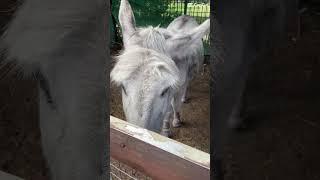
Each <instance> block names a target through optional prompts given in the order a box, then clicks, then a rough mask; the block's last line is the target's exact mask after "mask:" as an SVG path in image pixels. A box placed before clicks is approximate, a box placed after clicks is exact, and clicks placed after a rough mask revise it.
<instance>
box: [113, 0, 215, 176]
mask: <svg viewBox="0 0 320 180" xmlns="http://www.w3.org/2000/svg"><path fill="white" fill-rule="evenodd" d="M209 2H210V1H209V0H185V1H180V0H163V1H159V0H130V4H131V6H132V8H133V12H134V15H135V19H136V24H137V25H138V26H148V25H152V26H158V25H159V26H161V27H166V26H167V25H169V23H170V22H171V21H172V20H173V19H175V18H177V17H178V16H180V15H183V14H186V15H189V16H192V17H194V18H195V19H196V20H197V22H198V23H199V24H201V23H202V22H204V21H205V20H206V19H208V18H209V16H210V3H209ZM119 4H120V0H113V1H112V0H111V8H112V9H111V12H112V15H111V21H110V22H111V26H110V28H111V31H110V32H111V33H110V35H111V44H110V47H111V49H117V47H119V46H120V47H121V43H122V37H121V30H120V25H119V21H118V11H119ZM203 42H204V49H205V56H207V57H208V56H209V51H208V47H209V46H210V43H209V37H208V36H206V37H205V38H203ZM111 52H112V51H111ZM110 156H111V158H110V159H111V162H110V174H111V177H112V178H113V180H117V179H123V180H124V179H125V180H126V179H175V180H176V179H177V180H178V179H181V180H182V179H190V180H191V179H203V180H205V179H210V155H209V154H208V153H206V152H203V151H201V150H198V149H196V148H194V147H191V146H188V145H185V144H183V143H180V142H178V141H175V140H173V139H170V138H166V137H164V136H161V135H159V134H157V133H154V132H151V131H148V130H146V129H143V128H140V127H137V126H135V125H133V124H130V123H128V122H126V121H123V120H121V119H119V118H118V117H114V116H112V115H111V116H110Z"/></svg>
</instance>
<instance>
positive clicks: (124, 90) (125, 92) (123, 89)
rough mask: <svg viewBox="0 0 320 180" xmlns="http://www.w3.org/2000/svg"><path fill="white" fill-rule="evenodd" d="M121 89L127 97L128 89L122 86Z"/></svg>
mask: <svg viewBox="0 0 320 180" xmlns="http://www.w3.org/2000/svg"><path fill="white" fill-rule="evenodd" d="M121 89H122V91H123V92H124V94H125V95H127V91H126V89H125V88H124V86H123V85H121Z"/></svg>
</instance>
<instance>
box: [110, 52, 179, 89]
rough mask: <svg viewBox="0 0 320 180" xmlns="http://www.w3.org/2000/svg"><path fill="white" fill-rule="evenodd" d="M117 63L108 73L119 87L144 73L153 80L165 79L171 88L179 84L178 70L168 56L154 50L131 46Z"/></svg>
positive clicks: (119, 57)
mask: <svg viewBox="0 0 320 180" xmlns="http://www.w3.org/2000/svg"><path fill="white" fill-rule="evenodd" d="M115 58H116V60H117V63H116V64H115V66H114V68H113V70H112V71H111V73H110V76H111V80H112V82H115V83H116V84H117V85H120V84H121V83H123V82H124V81H126V80H129V79H130V78H132V77H134V75H135V74H138V73H146V72H148V74H150V75H152V76H153V77H155V78H159V79H160V78H165V79H166V80H167V82H168V84H169V86H171V87H172V88H175V89H176V88H178V87H179V86H180V84H181V79H180V75H179V69H178V68H177V67H176V65H175V63H174V61H173V60H172V59H170V58H169V57H168V56H166V55H163V54H161V53H159V52H157V51H155V50H152V49H146V48H141V47H138V46H132V47H131V48H130V49H126V50H125V51H123V52H122V54H120V55H119V56H116V57H115Z"/></svg>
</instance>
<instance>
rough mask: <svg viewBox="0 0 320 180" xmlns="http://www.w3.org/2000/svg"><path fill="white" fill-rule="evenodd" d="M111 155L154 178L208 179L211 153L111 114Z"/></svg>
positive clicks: (173, 179) (157, 179)
mask: <svg viewBox="0 0 320 180" xmlns="http://www.w3.org/2000/svg"><path fill="white" fill-rule="evenodd" d="M110 153H111V157H112V158H114V159H116V160H119V161H120V162H123V163H125V164H127V165H129V166H131V167H134V168H135V169H136V170H139V171H141V172H143V173H145V174H147V175H148V176H150V177H151V178H152V179H154V180H163V179H165V180H167V179H172V180H194V179H199V180H200V179H201V180H209V179H210V155H209V154H208V153H205V152H203V151H200V150H197V149H195V148H192V147H190V146H187V145H185V144H182V143H179V142H177V141H175V140H172V139H169V138H167V137H164V136H161V135H159V134H157V133H154V132H151V131H148V130H146V129H143V128H140V127H138V126H135V125H132V124H130V123H128V122H126V121H123V120H121V119H118V118H115V117H113V116H110Z"/></svg>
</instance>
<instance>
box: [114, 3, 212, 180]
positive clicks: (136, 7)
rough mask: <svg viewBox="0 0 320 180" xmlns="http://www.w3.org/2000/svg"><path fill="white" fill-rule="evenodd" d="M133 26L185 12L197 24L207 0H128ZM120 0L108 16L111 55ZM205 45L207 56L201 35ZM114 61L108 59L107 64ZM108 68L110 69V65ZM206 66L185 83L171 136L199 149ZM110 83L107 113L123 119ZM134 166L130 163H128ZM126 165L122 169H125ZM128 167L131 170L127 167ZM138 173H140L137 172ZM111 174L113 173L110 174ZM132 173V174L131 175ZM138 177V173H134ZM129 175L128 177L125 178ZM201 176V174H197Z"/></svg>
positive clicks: (205, 141) (204, 147)
mask: <svg viewBox="0 0 320 180" xmlns="http://www.w3.org/2000/svg"><path fill="white" fill-rule="evenodd" d="M129 2H130V5H131V6H132V9H133V12H134V16H135V19H136V24H137V26H150V25H151V26H158V25H159V26H160V27H167V26H168V25H169V24H170V23H171V22H172V21H173V20H174V19H175V18H177V17H178V16H180V15H183V14H186V15H189V16H192V17H194V18H195V19H196V21H197V22H198V24H201V23H202V22H204V21H205V20H206V19H208V18H209V16H210V3H209V2H210V1H208V0H193V1H187V0H186V1H177V0H165V1H156V0H130V1H129ZM119 3H120V0H112V6H111V8H112V16H111V22H112V27H111V33H110V34H111V40H112V41H111V56H115V55H117V54H119V50H120V49H121V48H122V44H121V43H122V42H121V40H122V37H121V30H120V26H119V21H118V11H119ZM203 43H204V47H205V56H206V57H207V59H208V57H209V50H208V49H209V47H210V43H209V37H208V36H206V37H204V38H203ZM113 65H114V62H112V65H111V68H112V67H113ZM110 70H111V69H110ZM209 73H210V72H209V69H208V68H207V67H205V70H204V72H203V74H202V75H198V76H197V77H196V78H195V79H194V80H193V81H192V82H191V85H190V86H189V87H190V88H189V90H188V93H189V102H188V103H186V104H183V105H182V106H183V107H182V112H181V114H182V119H183V120H182V121H183V123H184V124H183V126H182V127H180V128H175V129H174V132H173V134H174V135H173V139H174V140H176V141H179V142H181V143H184V144H186V145H189V146H191V147H193V148H197V149H199V150H201V151H204V152H206V153H209V150H210V143H209V141H210V127H209V126H210V120H209V108H210V106H209V97H210V94H209ZM110 87H111V91H110V92H111V94H110V95H111V103H110V105H111V107H110V108H111V115H112V116H115V117H117V118H120V119H125V116H124V112H123V108H122V101H121V91H120V90H121V89H119V87H116V86H115V85H114V84H110ZM115 164H119V162H116V161H114V163H113V164H111V167H112V170H114V172H113V173H117V172H118V174H122V175H124V177H127V178H128V176H127V175H125V173H121V172H120V171H121V170H119V168H118V167H116V166H115ZM132 168H134V167H132ZM127 169H129V167H127V168H126V169H125V170H124V171H126V173H128V172H127V171H128V170H127ZM129 171H133V172H135V170H134V169H133V170H132V169H131V170H129ZM140 174H141V173H140ZM114 175H115V174H114ZM132 176H133V175H132ZM137 177H139V176H137ZM129 179H130V178H129ZM200 179H201V178H200Z"/></svg>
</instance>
